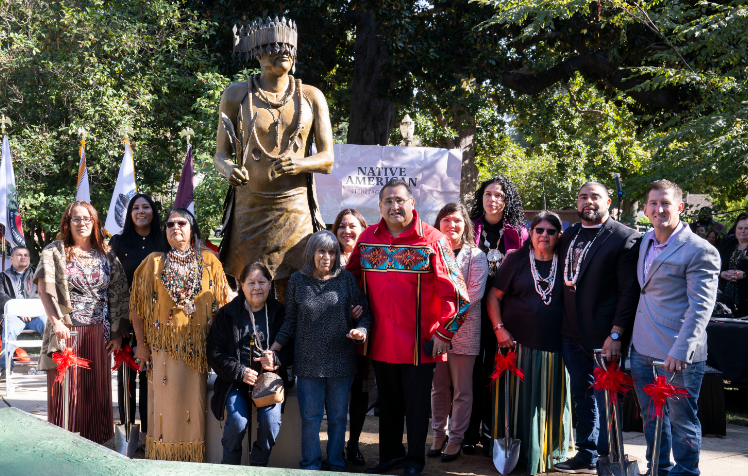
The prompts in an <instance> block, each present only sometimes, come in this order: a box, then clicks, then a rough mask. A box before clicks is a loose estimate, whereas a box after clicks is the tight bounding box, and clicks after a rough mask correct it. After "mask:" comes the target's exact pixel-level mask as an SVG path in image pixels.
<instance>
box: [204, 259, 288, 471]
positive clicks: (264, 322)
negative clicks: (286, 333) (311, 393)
mask: <svg viewBox="0 0 748 476" xmlns="http://www.w3.org/2000/svg"><path fill="white" fill-rule="evenodd" d="M239 282H240V283H241V284H242V286H241V288H240V289H239V295H238V296H237V297H236V298H234V300H232V301H231V302H230V303H228V304H227V305H225V306H224V307H222V308H221V309H219V311H218V313H217V314H216V317H215V319H214V321H213V323H212V325H211V327H210V331H209V332H208V338H207V341H206V347H207V352H208V355H207V360H208V365H210V366H211V368H213V370H214V371H215V372H216V374H218V378H216V382H215V385H214V391H213V397H212V399H211V401H210V409H211V411H212V412H213V415H215V417H216V419H218V420H219V421H220V420H223V414H224V409H225V410H226V424H225V426H224V430H223V438H222V439H221V443H222V444H223V461H222V462H223V463H224V464H235V465H238V464H241V459H242V441H243V440H244V433H245V432H246V430H247V422H248V420H249V418H250V416H251V414H252V406H251V405H252V399H251V391H252V386H253V385H254V384H255V382H256V380H257V376H258V375H259V373H260V371H261V370H266V371H268V370H271V371H277V372H278V373H279V374H280V376H281V378H282V379H283V385H284V386H285V387H286V388H288V382H287V375H288V372H287V367H288V365H290V364H291V361H292V359H293V345H290V346H286V347H284V348H283V349H282V350H280V351H277V352H275V351H270V350H268V349H269V348H270V344H271V343H272V342H273V341H274V339H275V335H276V333H277V332H278V330H279V329H280V328H281V326H282V325H283V320H284V318H285V315H286V311H285V308H284V307H283V304H281V303H279V302H278V301H276V300H275V299H274V298H269V299H268V295H269V294H270V287H271V283H272V276H271V274H270V271H269V270H268V268H267V266H265V265H264V264H262V263H260V262H254V263H251V264H248V265H247V266H245V267H244V269H243V270H242V272H241V275H240V277H239ZM248 309H251V310H252V315H253V316H254V326H253V323H252V317H250V314H249V311H248ZM255 329H256V331H257V332H256V333H255ZM260 349H264V351H265V352H262V351H261V350H260ZM281 407H282V405H281V404H279V403H277V404H275V405H270V406H267V407H262V408H258V409H257V425H258V427H257V441H255V443H254V445H253V446H252V454H251V456H250V464H251V465H252V466H267V464H268V460H269V459H270V452H271V450H272V449H273V445H275V439H276V438H277V437H278V432H279V431H280V425H281Z"/></svg>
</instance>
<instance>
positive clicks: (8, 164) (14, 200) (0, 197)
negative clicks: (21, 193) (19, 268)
mask: <svg viewBox="0 0 748 476" xmlns="http://www.w3.org/2000/svg"><path fill="white" fill-rule="evenodd" d="M18 208H19V203H18V194H17V193H16V175H15V173H14V172H13V160H12V159H11V158H10V144H9V143H8V136H3V155H2V164H0V224H2V225H3V226H4V227H5V230H6V234H5V239H6V240H8V242H10V246H11V248H14V247H16V246H21V245H23V246H26V240H25V239H24V238H23V227H22V225H21V214H20V213H19V212H18ZM3 269H5V268H3Z"/></svg>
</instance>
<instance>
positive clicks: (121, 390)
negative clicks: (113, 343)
mask: <svg viewBox="0 0 748 476" xmlns="http://www.w3.org/2000/svg"><path fill="white" fill-rule="evenodd" d="M126 339H127V338H125V340H123V342H122V345H126V344H127V342H126ZM134 341H135V339H134V338H133V342H132V344H134ZM132 344H130V345H132ZM128 373H129V374H130V382H129V383H128V390H130V423H135V411H136V410H137V409H138V406H137V403H135V393H136V391H137V390H138V388H137V386H136V385H135V376H136V375H137V374H140V377H139V378H140V408H141V409H142V411H141V412H140V431H141V433H143V434H146V433H147V432H148V418H147V415H146V411H147V409H148V374H147V373H146V372H136V371H134V370H133V369H130V370H129V372H128ZM122 374H123V370H122V365H120V367H119V368H118V369H117V402H119V421H121V422H122V424H123V425H124V423H125V399H124V394H125V386H124V382H123V380H122Z"/></svg>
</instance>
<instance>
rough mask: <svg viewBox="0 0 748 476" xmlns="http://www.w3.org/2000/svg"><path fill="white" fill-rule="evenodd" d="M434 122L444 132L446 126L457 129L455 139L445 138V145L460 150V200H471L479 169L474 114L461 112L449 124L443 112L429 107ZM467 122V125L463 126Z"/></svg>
mask: <svg viewBox="0 0 748 476" xmlns="http://www.w3.org/2000/svg"><path fill="white" fill-rule="evenodd" d="M431 114H433V116H434V119H436V122H437V123H438V124H439V125H440V126H441V127H442V129H444V131H445V132H446V131H447V129H448V128H451V129H454V130H455V131H457V137H456V138H455V139H450V138H449V137H447V138H446V140H445V142H446V146H447V148H448V149H459V150H461V151H462V172H461V177H460V200H461V201H462V203H464V204H466V205H467V204H469V203H471V202H472V200H473V198H474V194H475V190H476V189H477V188H478V177H479V175H480V171H479V170H478V166H477V165H475V130H476V121H475V116H471V115H469V114H463V115H461V116H458V117H457V118H455V119H454V120H453V121H452V122H451V123H450V124H447V120H446V119H445V118H444V114H443V113H442V111H441V110H440V109H439V108H436V107H435V108H433V109H431ZM464 124H467V127H463V125H464Z"/></svg>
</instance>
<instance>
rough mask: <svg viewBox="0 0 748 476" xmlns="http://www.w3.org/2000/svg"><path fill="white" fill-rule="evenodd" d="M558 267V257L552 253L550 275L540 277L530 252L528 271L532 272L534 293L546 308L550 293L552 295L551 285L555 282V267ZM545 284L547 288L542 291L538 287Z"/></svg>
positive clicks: (532, 254) (549, 300)
mask: <svg viewBox="0 0 748 476" xmlns="http://www.w3.org/2000/svg"><path fill="white" fill-rule="evenodd" d="M557 266H558V255H557V254H556V253H553V263H551V274H549V275H548V277H547V278H543V277H541V276H540V273H539V272H538V268H537V266H536V265H535V253H534V252H533V251H532V250H530V271H531V272H532V280H533V283H535V292H537V293H538V294H539V295H540V299H541V300H542V301H543V304H545V305H546V306H548V305H550V304H551V298H552V296H551V293H553V283H555V282H556V267H557ZM543 283H545V284H547V285H548V287H547V288H545V289H543V288H541V287H540V285H541V284H543Z"/></svg>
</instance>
